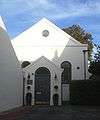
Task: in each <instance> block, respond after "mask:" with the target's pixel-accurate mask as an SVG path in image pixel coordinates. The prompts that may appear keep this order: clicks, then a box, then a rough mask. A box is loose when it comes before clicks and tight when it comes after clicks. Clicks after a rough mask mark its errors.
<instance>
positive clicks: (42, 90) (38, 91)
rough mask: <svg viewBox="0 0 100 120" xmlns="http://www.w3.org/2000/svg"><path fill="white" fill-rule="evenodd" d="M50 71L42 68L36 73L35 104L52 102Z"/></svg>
mask: <svg viewBox="0 0 100 120" xmlns="http://www.w3.org/2000/svg"><path fill="white" fill-rule="evenodd" d="M50 76H51V74H50V71H49V70H48V69H47V68H46V67H40V68H38V69H37V70H36V71H35V104H49V102H50Z"/></svg>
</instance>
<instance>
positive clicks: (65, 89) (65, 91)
mask: <svg viewBox="0 0 100 120" xmlns="http://www.w3.org/2000/svg"><path fill="white" fill-rule="evenodd" d="M61 68H62V69H63V72H62V75H61V84H62V103H64V102H66V101H69V96H70V91H69V83H70V81H71V63H70V62H69V61H64V62H62V64H61Z"/></svg>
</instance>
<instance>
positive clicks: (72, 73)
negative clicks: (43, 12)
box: [12, 18, 88, 105]
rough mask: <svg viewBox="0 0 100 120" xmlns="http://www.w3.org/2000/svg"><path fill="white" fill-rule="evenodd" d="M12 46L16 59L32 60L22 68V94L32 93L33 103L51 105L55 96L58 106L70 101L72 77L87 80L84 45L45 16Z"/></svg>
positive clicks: (17, 38)
mask: <svg viewBox="0 0 100 120" xmlns="http://www.w3.org/2000/svg"><path fill="white" fill-rule="evenodd" d="M12 45H13V47H14V49H15V52H16V55H17V56H18V59H19V61H33V62H32V64H30V65H29V66H28V67H26V68H25V69H23V70H24V74H25V76H24V77H25V97H26V94H27V93H28V92H31V94H32V104H33V105H34V104H39V103H40V104H43V103H49V104H50V105H54V99H55V98H54V97H55V96H56V99H57V100H58V101H57V102H58V103H57V104H59V105H61V104H62V103H63V102H65V101H69V100H70V91H69V83H70V81H71V80H83V79H88V54H87V44H81V43H80V42H78V41H77V40H75V39H74V38H72V37H71V36H70V35H68V34H67V33H65V32H64V31H62V30H61V29H60V28H58V27H57V26H56V25H54V24H53V23H52V22H50V21H49V20H47V19H45V18H43V19H42V20H40V21H39V22H38V23H36V24H35V25H33V26H32V27H31V28H29V29H28V30H26V31H24V32H23V33H22V34H20V35H19V36H18V37H16V38H15V39H13V40H12ZM41 56H42V57H41ZM43 56H44V57H43ZM36 59H37V60H36ZM34 61H35V62H34ZM29 81H31V82H29ZM29 86H30V87H29ZM45 96H47V97H45Z"/></svg>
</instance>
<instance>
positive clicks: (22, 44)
mask: <svg viewBox="0 0 100 120" xmlns="http://www.w3.org/2000/svg"><path fill="white" fill-rule="evenodd" d="M44 30H48V31H49V35H48V36H47V37H44V36H43V35H42V32H43V31H44ZM12 44H13V47H14V49H15V52H16V54H17V56H18V59H19V60H20V61H24V60H30V61H34V60H36V59H37V58H39V57H41V56H45V57H47V58H48V59H50V60H51V59H53V58H54V55H55V52H56V51H57V52H58V57H59V56H60V55H61V53H62V51H63V50H64V48H65V46H66V45H78V46H79V45H82V44H81V43H80V42H78V41H76V40H75V39H74V38H72V37H71V36H70V35H68V34H67V33H65V32H64V31H62V30H61V29H59V28H58V27H57V26H56V25H54V24H53V23H51V22H50V21H49V20H47V19H45V18H43V19H42V20H41V21H39V22H38V23H37V24H35V25H33V26H32V27H31V28H29V29H28V30H26V31H24V32H23V33H22V34H20V35H19V36H17V37H16V38H15V39H13V40H12Z"/></svg>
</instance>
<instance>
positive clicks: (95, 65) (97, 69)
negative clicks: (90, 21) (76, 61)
mask: <svg viewBox="0 0 100 120" xmlns="http://www.w3.org/2000/svg"><path fill="white" fill-rule="evenodd" d="M94 46H95V47H96V53H95V55H94V60H93V61H91V62H90V66H89V72H90V73H91V74H92V76H91V78H92V79H98V80H99V79H100V46H99V45H96V44H94Z"/></svg>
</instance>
